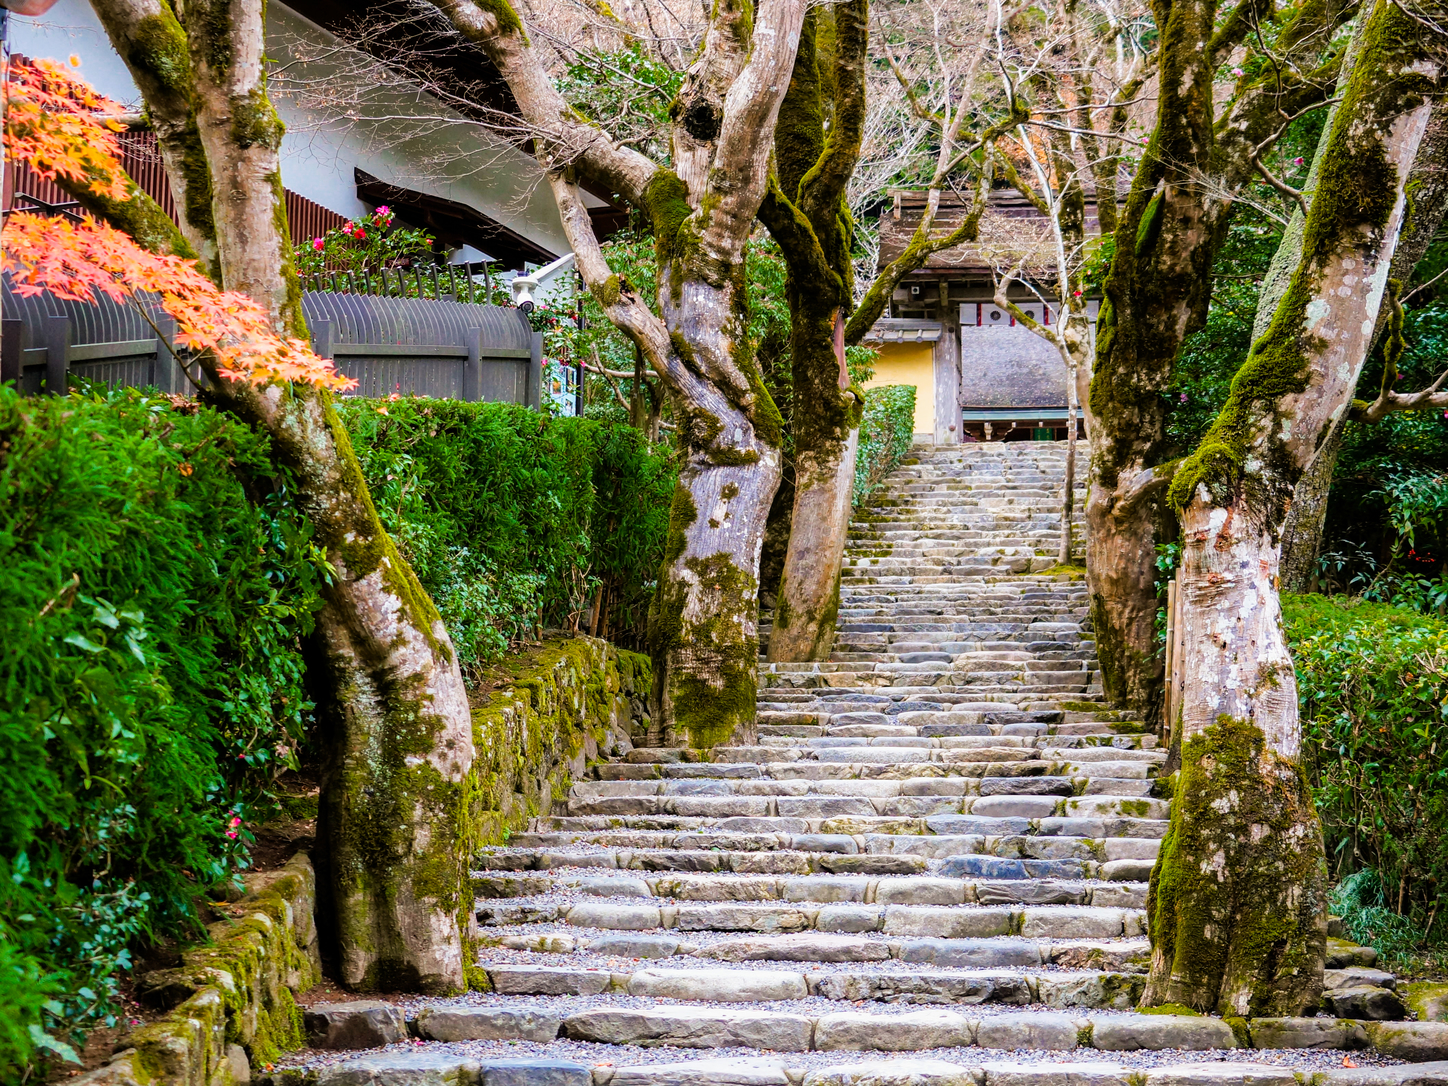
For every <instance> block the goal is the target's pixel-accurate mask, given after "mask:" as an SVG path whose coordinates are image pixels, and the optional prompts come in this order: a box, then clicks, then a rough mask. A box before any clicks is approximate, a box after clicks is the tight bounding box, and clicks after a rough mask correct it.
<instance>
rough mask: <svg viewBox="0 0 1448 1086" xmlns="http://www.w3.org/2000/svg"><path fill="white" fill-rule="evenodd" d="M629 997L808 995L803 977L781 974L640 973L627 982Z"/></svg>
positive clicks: (741, 999) (746, 999)
mask: <svg viewBox="0 0 1448 1086" xmlns="http://www.w3.org/2000/svg"><path fill="white" fill-rule="evenodd" d="M628 994H629V995H633V996H653V997H655V998H658V999H702V1000H712V1001H714V1002H719V1003H751V1002H754V1001H756V1000H762V999H803V998H805V996H807V995H809V986H808V985H807V984H806V983H805V980H804V975H803V974H801V973H794V972H785V971H783V970H777V971H776V970H765V969H640V970H639V971H638V972H636V973H634V974H633V976H631V977H630V978H629V982H628Z"/></svg>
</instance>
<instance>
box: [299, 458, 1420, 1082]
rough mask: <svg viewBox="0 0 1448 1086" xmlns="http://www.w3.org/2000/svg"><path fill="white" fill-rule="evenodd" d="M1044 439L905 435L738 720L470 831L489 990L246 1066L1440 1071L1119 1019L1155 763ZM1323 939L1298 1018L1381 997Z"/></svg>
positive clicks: (1142, 961)
mask: <svg viewBox="0 0 1448 1086" xmlns="http://www.w3.org/2000/svg"><path fill="white" fill-rule="evenodd" d="M1063 459H1064V448H1063V447H1062V446H1058V445H1055V444H1050V443H1019V444H991V445H975V446H955V447H950V448H941V449H931V450H920V451H917V454H916V455H915V457H914V458H913V459H911V460H909V461H907V463H906V464H905V465H904V466H902V467H901V468H900V469H899V470H898V471H897V472H896V473H895V474H894V475H892V477H891V478H890V480H889V485H888V488H887V490H886V493H885V494H884V495H883V496H882V497H881V498H880V499H879V500H877V501H876V502H875V503H873V505H872V506H871V507H870V508H869V509H867V510H865V511H863V512H862V513H861V515H860V516H859V517H857V519H856V521H855V522H854V524H853V525H852V528H851V535H850V546H849V552H848V557H847V563H846V568H845V572H844V577H843V581H842V591H841V595H842V599H841V611H840V616H841V626H840V634H839V639H838V644H837V650H836V652H835V653H834V655H833V657H832V658H831V659H830V660H829V661H827V662H822V663H817V664H774V665H761V689H760V696H759V729H758V732H759V734H758V741H757V745H755V746H734V747H726V748H721V749H718V750H714V751H712V752H699V751H692V750H685V749H667V748H642V747H641V748H637V749H634V750H633V751H631V752H630V753H629V754H628V755H627V756H626V757H625V758H624V759H623V760H622V761H618V762H613V763H606V764H601V765H599V766H597V767H596V779H591V780H585V781H579V782H577V783H576V784H574V786H573V788H572V791H571V793H570V795H569V798H568V802H567V808H566V813H564V814H562V815H558V816H554V817H547V818H539V819H535V820H534V825H533V826H532V827H531V828H530V831H529V832H528V833H525V834H520V835H518V836H516V837H515V838H514V839H513V840H511V841H510V842H509V846H508V847H506V848H498V849H490V850H487V852H486V854H485V855H483V856H480V857H479V861H478V866H479V870H478V872H477V873H476V875H475V877H474V891H475V894H476V899H477V900H476V915H477V920H478V924H479V933H480V937H481V938H480V944H481V949H480V951H479V956H478V962H477V968H478V970H479V971H480V973H481V974H485V975H486V982H487V987H489V988H491V991H490V992H486V993H482V992H474V993H471V994H469V995H468V996H465V997H461V998H457V999H446V1000H444V999H422V998H417V999H413V1000H405V1001H403V1002H402V1003H400V1004H398V1003H392V1004H377V1003H368V1004H359V1003H354V1004H333V1005H330V1006H327V1007H314V1008H312V1009H311V1011H310V1012H309V1015H308V1026H309V1029H310V1030H311V1031H312V1035H313V1040H314V1043H315V1044H316V1045H318V1046H319V1048H322V1047H332V1048H335V1047H356V1041H355V1038H356V1037H358V1036H363V1035H366V1034H367V1030H368V1029H372V1030H373V1034H372V1035H373V1036H374V1038H375V1040H374V1043H377V1044H387V1042H389V1041H391V1042H393V1043H391V1044H389V1045H388V1047H385V1048H382V1049H381V1050H380V1051H378V1052H376V1053H373V1054H370V1055H363V1056H357V1055H356V1054H355V1053H333V1054H323V1053H321V1052H316V1051H314V1052H311V1053H309V1054H307V1055H306V1056H305V1057H304V1058H302V1059H300V1060H297V1061H293V1063H292V1064H291V1065H290V1066H289V1067H287V1068H284V1069H282V1070H280V1071H278V1072H276V1074H275V1076H274V1081H277V1082H278V1083H280V1082H283V1081H285V1082H310V1083H317V1084H318V1086H344V1084H345V1086H353V1084H359V1086H360V1084H363V1083H377V1084H389V1086H391V1084H400V1083H409V1084H411V1083H418V1084H421V1083H424V1082H426V1083H428V1084H432V1083H438V1084H441V1083H445V1082H446V1083H457V1084H459V1086H461V1084H463V1083H472V1082H477V1083H480V1084H482V1086H1116V1084H1120V1086H1229V1084H1230V1086H1236V1084H1237V1083H1243V1084H1245V1083H1247V1082H1249V1081H1250V1082H1252V1083H1254V1084H1257V1086H1263V1084H1271V1086H1277V1084H1280V1086H1288V1084H1289V1083H1290V1084H1293V1086H1295V1084H1297V1083H1307V1082H1313V1083H1317V1082H1321V1083H1329V1082H1334V1081H1338V1080H1341V1081H1342V1082H1343V1083H1344V1086H1348V1084H1351V1086H1358V1084H1360V1083H1368V1082H1383V1083H1389V1082H1391V1083H1403V1082H1408V1081H1415V1082H1416V1081H1437V1080H1435V1079H1432V1078H1431V1075H1429V1077H1428V1078H1424V1077H1423V1074H1425V1073H1427V1072H1426V1069H1427V1068H1431V1067H1435V1066H1436V1065H1418V1066H1419V1067H1420V1068H1423V1069H1424V1070H1423V1071H1421V1072H1417V1074H1418V1077H1417V1078H1413V1077H1412V1076H1411V1075H1408V1074H1407V1072H1406V1071H1405V1070H1404V1067H1403V1066H1389V1065H1393V1064H1396V1063H1397V1062H1398V1061H1396V1060H1394V1059H1393V1058H1391V1057H1390V1056H1387V1055H1384V1054H1382V1053H1381V1052H1374V1051H1367V1052H1361V1053H1359V1054H1358V1055H1357V1056H1356V1057H1355V1059H1354V1060H1353V1061H1349V1063H1348V1066H1356V1067H1358V1069H1357V1070H1352V1071H1347V1070H1342V1068H1343V1066H1344V1056H1343V1051H1342V1050H1345V1049H1357V1050H1362V1049H1369V1048H1370V1046H1371V1045H1372V1044H1374V1043H1375V1038H1374V1037H1373V1036H1370V1030H1371V1028H1372V1027H1371V1026H1368V1025H1365V1024H1364V1023H1363V1022H1361V1021H1357V1020H1351V1019H1348V1018H1341V1017H1336V1016H1334V1017H1317V1018H1302V1019H1274V1020H1264V1019H1258V1020H1254V1021H1252V1022H1243V1021H1241V1020H1237V1021H1234V1022H1226V1021H1222V1020H1219V1019H1214V1018H1209V1017H1197V1016H1189V1015H1176V1014H1143V1013H1137V1012H1135V1010H1134V1008H1135V1006H1136V1003H1137V1000H1138V998H1139V997H1140V994H1141V991H1142V987H1143V984H1144V980H1145V972H1146V969H1147V965H1148V957H1149V944H1148V941H1147V937H1146V936H1147V933H1146V925H1147V918H1146V914H1145V908H1144V907H1145V904H1146V894H1147V880H1148V878H1149V875H1150V872H1151V867H1152V864H1153V861H1154V858H1155V856H1156V854H1157V850H1158V848H1159V846H1160V842H1161V839H1162V837H1163V835H1164V834H1165V832H1166V829H1167V825H1168V822H1167V820H1168V817H1169V811H1170V804H1169V801H1168V799H1167V798H1165V796H1164V795H1162V794H1161V793H1160V792H1159V789H1158V781H1157V777H1156V774H1157V772H1158V769H1159V767H1160V766H1161V763H1162V762H1163V760H1164V758H1165V755H1164V753H1163V752H1162V751H1160V750H1158V749H1157V743H1156V737H1155V736H1154V735H1152V734H1149V733H1147V732H1146V731H1145V730H1144V728H1143V727H1142V725H1141V724H1140V723H1139V722H1138V720H1137V719H1136V718H1135V717H1134V716H1133V715H1132V714H1129V713H1123V712H1115V711H1110V710H1107V709H1105V708H1104V707H1102V705H1101V704H1100V699H1101V691H1100V682H1099V674H1098V671H1097V661H1096V658H1095V653H1094V647H1093V643H1092V641H1091V637H1090V633H1089V630H1088V629H1087V625H1086V594H1085V588H1084V584H1083V581H1082V578H1081V574H1080V571H1079V570H1072V569H1065V570H1054V567H1055V552H1056V546H1057V538H1058V536H1057V532H1058V529H1059V515H1060V514H1059V480H1060V478H1061V473H1062V462H1063ZM639 738H641V737H639ZM636 741H638V740H637V739H636ZM1329 964H1330V966H1331V967H1332V968H1331V969H1330V971H1329V986H1330V987H1331V988H1332V991H1331V992H1329V994H1328V996H1327V998H1326V1002H1325V1006H1326V1007H1327V1009H1328V1010H1331V1011H1334V1012H1335V1014H1342V1013H1344V1012H1348V1011H1353V1010H1356V1011H1357V1014H1356V1018H1358V1019H1368V1018H1391V1017H1401V1016H1402V1013H1403V1011H1402V1004H1401V1002H1399V1001H1398V998H1397V996H1396V994H1395V992H1394V991H1393V988H1394V985H1395V981H1394V978H1393V977H1392V976H1391V975H1390V974H1387V973H1383V972H1380V971H1378V970H1375V969H1373V968H1372V967H1373V966H1374V964H1375V959H1374V954H1373V952H1372V951H1371V950H1369V949H1366V948H1361V947H1354V946H1351V945H1350V944H1346V943H1341V942H1335V943H1334V945H1333V951H1332V959H1331V961H1330V963H1329ZM478 979H479V980H481V979H482V978H481V976H479V978H478ZM368 1016H370V1018H369V1017H368ZM364 1020H365V1022H369V1023H371V1025H366V1026H364V1025H362V1024H359V1023H363V1022H364ZM1444 1028H1445V1029H1448V1026H1445V1027H1444ZM349 1031H350V1032H349ZM378 1031H380V1032H378ZM388 1031H391V1032H388ZM348 1037H350V1038H353V1041H352V1042H351V1044H345V1043H342V1039H343V1038H348ZM1444 1043H1445V1046H1448V1038H1445V1042H1444ZM1378 1047H1379V1049H1381V1048H1383V1046H1382V1045H1379V1046H1378ZM1242 1048H1255V1049H1256V1051H1251V1052H1247V1053H1241V1052H1237V1051H1234V1050H1236V1049H1242ZM1419 1058H1422V1057H1419ZM1430 1058H1431V1057H1430ZM1405 1066H1411V1065H1405ZM1374 1068H1377V1069H1376V1070H1375V1069H1374ZM1442 1071H1443V1068H1438V1071H1437V1072H1434V1073H1439V1074H1441V1073H1442ZM429 1076H431V1077H429Z"/></svg>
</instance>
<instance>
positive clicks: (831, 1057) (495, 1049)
mask: <svg viewBox="0 0 1448 1086" xmlns="http://www.w3.org/2000/svg"><path fill="white" fill-rule="evenodd" d="M413 1047H419V1048H420V1047H423V1042H420V1041H415V1042H411V1043H403V1044H396V1045H389V1046H388V1047H387V1048H385V1049H375V1048H374V1049H368V1050H367V1051H366V1052H323V1051H318V1050H315V1049H303V1050H302V1051H300V1052H294V1053H292V1054H291V1055H289V1056H285V1057H283V1058H282V1059H281V1060H279V1061H278V1062H277V1064H276V1069H277V1070H281V1069H288V1068H299V1069H303V1070H315V1069H319V1068H322V1067H328V1066H331V1065H332V1064H336V1063H341V1062H343V1061H345V1060H349V1059H353V1058H355V1057H356V1056H360V1055H366V1054H369V1053H376V1052H405V1051H407V1050H408V1049H410V1048H413ZM426 1047H427V1049H428V1050H430V1051H437V1052H447V1053H450V1054H456V1055H459V1056H468V1057H471V1058H473V1059H476V1060H496V1059H551V1060H571V1061H574V1062H576V1063H581V1064H583V1065H584V1066H589V1067H591V1066H595V1065H597V1064H612V1065H613V1066H615V1067H632V1066H639V1065H642V1064H651V1063H679V1062H684V1061H690V1060H701V1059H725V1058H733V1059H757V1058H758V1057H760V1056H762V1055H772V1054H770V1053H764V1052H761V1051H759V1050H757V1049H753V1048H715V1049H709V1050H707V1051H703V1050H700V1049H697V1048H674V1047H671V1046H661V1047H658V1048H643V1047H641V1046H638V1045H605V1044H594V1043H592V1042H589V1041H568V1040H556V1041H548V1042H546V1043H545V1042H538V1041H456V1042H449V1043H442V1042H437V1041H429V1042H427V1043H426ZM892 1057H893V1058H901V1059H910V1060H946V1061H948V1062H950V1063H955V1064H959V1065H962V1066H976V1065H978V1064H980V1063H982V1062H984V1061H998V1060H1011V1061H1013V1062H1021V1063H1039V1064H1052V1063H1074V1062H1079V1061H1081V1060H1083V1059H1086V1060H1092V1061H1095V1062H1102V1063H1111V1064H1116V1065H1118V1066H1121V1067H1127V1068H1132V1069H1141V1070H1146V1069H1149V1068H1153V1067H1168V1066H1171V1065H1172V1064H1181V1063H1215V1062H1219V1061H1229V1062H1234V1063H1235V1062H1248V1063H1265V1064H1272V1065H1273V1066H1276V1067H1285V1068H1290V1069H1291V1070H1294V1071H1305V1072H1314V1071H1332V1070H1340V1069H1341V1068H1342V1066H1343V1062H1342V1061H1343V1053H1341V1052H1337V1051H1332V1052H1319V1051H1314V1050H1312V1049H1291V1050H1272V1049H1264V1050H1257V1049H1206V1050H1203V1051H1188V1050H1183V1049H1172V1048H1167V1049H1161V1050H1158V1051H1155V1052H1150V1051H1139V1052H1097V1051H1095V1050H1094V1049H1089V1048H1088V1049H1076V1050H1073V1051H1067V1052H1042V1051H1036V1050H1033V1049H1014V1050H1010V1049H986V1048H976V1047H970V1048H937V1049H928V1050H926V1051H923V1052H900V1053H889V1052H863V1051H862V1052H852V1051H830V1052H789V1053H784V1054H780V1055H778V1056H776V1057H775V1058H778V1059H781V1060H783V1061H784V1063H785V1065H786V1066H787V1067H798V1068H801V1069H803V1070H806V1071H810V1070H815V1069H817V1068H822V1067H833V1066H838V1065H840V1064H844V1063H854V1062H863V1061H866V1060H878V1059H890V1058H892ZM1352 1060H1353V1062H1354V1063H1355V1064H1356V1065H1357V1066H1358V1067H1390V1066H1393V1065H1395V1064H1399V1063H1402V1062H1403V1061H1402V1060H1395V1059H1392V1058H1390V1057H1386V1056H1377V1055H1373V1054H1372V1053H1369V1052H1355V1053H1353V1054H1352Z"/></svg>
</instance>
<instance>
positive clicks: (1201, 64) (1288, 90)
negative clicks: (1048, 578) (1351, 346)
mask: <svg viewBox="0 0 1448 1086" xmlns="http://www.w3.org/2000/svg"><path fill="white" fill-rule="evenodd" d="M1154 12H1155V14H1156V19H1157V25H1158V27H1159V29H1160V35H1161V36H1160V45H1159V47H1158V75H1157V82H1158V86H1159V87H1160V88H1161V90H1160V97H1159V101H1158V107H1157V120H1156V127H1155V130H1154V132H1153V133H1152V136H1151V140H1150V142H1149V144H1148V145H1147V147H1146V149H1145V152H1144V154H1143V157H1142V161H1141V164H1140V167H1139V169H1138V170H1137V173H1136V177H1135V179H1134V181H1133V184H1132V189H1131V193H1130V195H1129V197H1128V198H1127V201H1126V205H1125V207H1124V208H1123V209H1122V211H1121V214H1120V216H1119V219H1118V225H1117V229H1116V231H1115V234H1114V250H1113V255H1112V262H1111V266H1110V270H1109V272H1108V274H1107V277H1106V282H1105V294H1106V297H1105V299H1104V301H1103V302H1102V305H1101V312H1100V317H1099V320H1098V323H1097V336H1096V360H1095V365H1094V367H1093V374H1092V381H1091V390H1090V395H1089V396H1088V397H1087V399H1086V402H1085V407H1086V409H1087V418H1088V428H1089V429H1090V430H1091V435H1092V436H1091V470H1090V477H1089V488H1088V492H1087V501H1086V511H1085V518H1086V569H1087V583H1088V586H1089V588H1090V593H1091V620H1092V626H1093V629H1094V631H1095V636H1096V648H1097V653H1098V656H1099V657H1100V660H1101V672H1102V681H1103V685H1104V687H1105V691H1106V695H1107V697H1108V699H1109V700H1110V701H1111V702H1112V704H1115V705H1120V706H1128V707H1133V708H1137V709H1139V710H1141V711H1142V712H1143V714H1144V715H1145V717H1146V719H1147V721H1148V722H1149V723H1152V724H1154V723H1155V722H1156V719H1157V717H1158V716H1159V714H1160V712H1161V689H1162V662H1161V659H1160V658H1159V656H1158V655H1157V652H1156V641H1155V638H1156V609H1157V598H1156V587H1155V558H1156V547H1155V544H1156V538H1155V523H1156V521H1157V519H1158V517H1159V515H1160V513H1161V509H1160V506H1159V497H1160V489H1161V487H1160V486H1157V487H1155V488H1148V489H1146V490H1143V489H1142V488H1141V487H1140V485H1139V480H1140V479H1142V478H1143V476H1144V474H1146V473H1152V472H1157V473H1160V472H1162V471H1163V470H1167V471H1169V467H1168V466H1167V465H1165V464H1164V461H1165V460H1166V457H1167V441H1166V431H1165V421H1166V415H1165V408H1164V403H1163V399H1162V393H1163V391H1164V389H1165V388H1166V387H1167V384H1168V383H1169V382H1170V380H1171V373H1172V368H1173V365H1174V363H1175V360H1176V358H1177V355H1178V354H1179V353H1180V350H1181V346H1182V343H1183V341H1184V340H1185V339H1186V337H1187V336H1189V335H1190V334H1192V333H1193V332H1195V331H1197V330H1198V329H1199V328H1201V327H1202V326H1203V324H1204V323H1205V320H1206V314H1207V307H1208V304H1209V302H1210V297H1211V284H1212V266H1213V264H1214V262H1215V260H1216V255H1217V253H1218V251H1219V250H1220V247H1221V244H1222V242H1223V240H1224V239H1225V237H1226V232H1227V227H1228V225H1229V221H1230V215H1231V210H1232V199H1231V196H1230V194H1231V193H1233V192H1236V191H1237V190H1238V189H1240V188H1241V187H1242V186H1243V185H1244V184H1246V183H1247V182H1248V181H1249V180H1250V179H1251V177H1252V176H1253V173H1254V172H1255V170H1256V169H1257V167H1256V165H1255V162H1254V156H1255V155H1256V154H1258V153H1259V152H1260V149H1261V148H1263V147H1267V146H1270V145H1271V142H1272V140H1273V138H1274V132H1277V131H1278V130H1279V129H1280V127H1281V126H1282V118H1283V117H1288V116H1292V115H1294V114H1296V113H1297V112H1298V111H1300V110H1301V109H1303V108H1305V107H1308V106H1311V105H1313V104H1314V103H1318V102H1321V101H1323V100H1324V99H1325V98H1326V97H1327V93H1328V90H1329V88H1330V86H1331V83H1332V80H1333V79H1334V78H1335V76H1336V70H1337V64H1338V57H1337V56H1336V55H1335V54H1330V55H1329V56H1328V57H1327V59H1326V60H1325V61H1321V58H1320V56H1319V54H1320V53H1321V51H1322V50H1323V48H1324V46H1323V43H1324V42H1326V41H1328V40H1329V39H1330V38H1331V34H1330V31H1331V30H1332V29H1334V28H1335V27H1336V26H1337V25H1338V24H1339V23H1340V22H1341V21H1343V20H1344V19H1346V18H1347V17H1348V15H1349V14H1350V9H1347V8H1342V7H1340V6H1327V5H1303V6H1301V7H1299V8H1298V9H1297V11H1296V13H1295V14H1294V15H1293V17H1292V18H1290V19H1289V20H1288V21H1287V23H1286V25H1285V26H1284V28H1283V30H1282V33H1281V34H1280V35H1279V37H1278V39H1277V41H1276V42H1275V44H1274V53H1273V57H1274V59H1273V60H1272V61H1271V62H1269V63H1263V64H1261V65H1255V64H1253V63H1251V56H1252V54H1250V52H1249V58H1248V60H1244V61H1243V62H1242V65H1243V67H1244V68H1246V69H1248V70H1249V72H1250V74H1248V75H1246V76H1243V77H1242V78H1241V79H1240V81H1239V84H1238V88H1237V90H1236V93H1235V95H1234V97H1233V99H1232V101H1231V102H1230V103H1229V104H1228V106H1227V108H1226V109H1225V110H1224V111H1223V115H1222V116H1221V117H1218V116H1217V115H1216V110H1217V103H1216V101H1215V98H1214V80H1215V78H1216V71H1217V69H1218V67H1219V66H1220V65H1221V63H1223V61H1224V60H1225V58H1226V56H1227V55H1228V53H1230V52H1231V51H1232V50H1234V49H1237V48H1238V47H1239V46H1240V45H1241V44H1242V43H1243V42H1245V41H1249V40H1250V34H1251V28H1252V25H1253V19H1252V17H1251V16H1250V15H1248V14H1247V13H1246V12H1245V6H1241V7H1238V8H1237V9H1236V10H1235V11H1233V12H1232V13H1231V14H1229V15H1227V16H1225V17H1223V18H1221V19H1219V18H1218V14H1219V12H1218V5H1217V3H1216V0H1183V2H1178V3H1172V4H1157V5H1154ZM1284 57H1286V58H1290V61H1291V63H1290V65H1288V66H1284V65H1283V64H1282V58H1284ZM1207 178H1209V179H1210V180H1211V184H1207V183H1204V179H1207Z"/></svg>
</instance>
